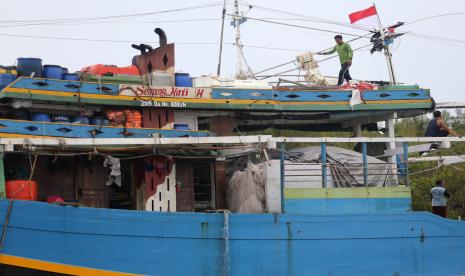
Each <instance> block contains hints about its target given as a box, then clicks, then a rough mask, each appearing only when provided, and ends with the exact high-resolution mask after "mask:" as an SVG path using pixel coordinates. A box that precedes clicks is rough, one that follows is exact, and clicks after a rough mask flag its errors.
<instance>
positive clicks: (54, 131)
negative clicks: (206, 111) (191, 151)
mask: <svg viewBox="0 0 465 276" xmlns="http://www.w3.org/2000/svg"><path fill="white" fill-rule="evenodd" d="M14 135H18V136H23V137H24V136H29V137H67V138H151V137H208V136H211V135H212V134H211V133H210V132H208V131H191V130H176V129H160V128H123V127H111V126H96V125H81V124H69V123H50V122H35V121H22V120H9V119H0V137H12V136H14Z"/></svg>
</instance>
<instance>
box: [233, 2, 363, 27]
mask: <svg viewBox="0 0 465 276" xmlns="http://www.w3.org/2000/svg"><path fill="white" fill-rule="evenodd" d="M239 2H241V3H242V4H243V5H247V6H252V7H254V8H258V9H262V10H266V11H271V12H275V13H280V14H286V15H292V16H296V17H299V18H305V19H307V21H312V22H318V23H326V24H333V25H338V26H343V27H348V28H354V29H359V30H364V31H369V30H370V29H369V28H367V27H363V26H361V25H357V24H350V23H346V22H342V21H337V20H330V19H325V18H318V17H313V16H308V15H304V14H299V13H294V12H288V11H283V10H277V9H272V8H268V7H263V6H259V5H255V4H250V3H247V2H245V1H239ZM291 20H292V19H291Z"/></svg>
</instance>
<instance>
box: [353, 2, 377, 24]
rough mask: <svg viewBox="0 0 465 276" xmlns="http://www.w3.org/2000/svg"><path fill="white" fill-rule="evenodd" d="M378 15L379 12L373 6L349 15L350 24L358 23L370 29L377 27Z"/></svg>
mask: <svg viewBox="0 0 465 276" xmlns="http://www.w3.org/2000/svg"><path fill="white" fill-rule="evenodd" d="M377 14H378V12H377V11H376V7H375V6H374V5H373V6H371V7H369V8H368V9H364V10H361V11H358V12H354V13H351V14H349V18H350V23H351V24H354V23H355V22H358V23H357V24H360V25H365V26H369V27H373V26H377V25H378V21H377Z"/></svg>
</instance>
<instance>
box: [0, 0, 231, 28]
mask: <svg viewBox="0 0 465 276" xmlns="http://www.w3.org/2000/svg"><path fill="white" fill-rule="evenodd" d="M222 4H223V2H214V3H209V4H203V5H195V6H189V7H184V8H177V9H170V10H163V11H154V12H145V13H132V14H121V15H110V16H97V17H80V18H61V19H37V20H29V21H21V20H19V21H15V20H0V23H11V22H17V23H18V24H13V25H0V28H5V27H19V26H37V25H50V24H57V23H72V22H86V21H98V20H106V19H121V18H134V17H140V16H148V15H155V14H163V13H172V12H180V11H187V10H195V9H203V8H210V7H216V6H220V5H222Z"/></svg>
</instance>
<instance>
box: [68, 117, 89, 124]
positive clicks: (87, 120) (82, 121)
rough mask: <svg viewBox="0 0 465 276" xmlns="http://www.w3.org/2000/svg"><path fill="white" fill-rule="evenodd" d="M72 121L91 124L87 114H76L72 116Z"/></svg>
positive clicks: (73, 122)
mask: <svg viewBox="0 0 465 276" xmlns="http://www.w3.org/2000/svg"><path fill="white" fill-rule="evenodd" d="M70 121H71V123H72V124H83V125H88V124H89V118H88V117H86V116H79V115H74V116H71V118H70Z"/></svg>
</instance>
